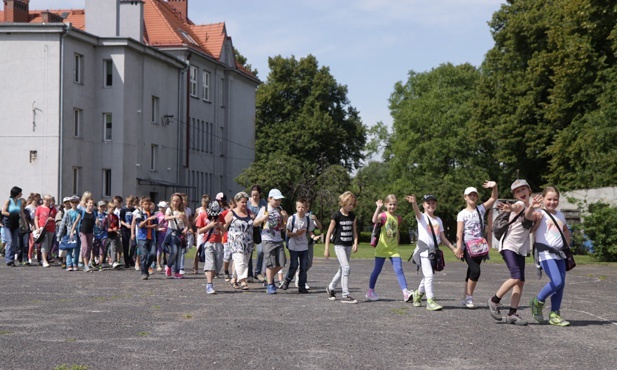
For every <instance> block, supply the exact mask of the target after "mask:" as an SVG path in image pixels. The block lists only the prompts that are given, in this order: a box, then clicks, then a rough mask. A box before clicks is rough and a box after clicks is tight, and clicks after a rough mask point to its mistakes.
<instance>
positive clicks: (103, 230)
mask: <svg viewBox="0 0 617 370" xmlns="http://www.w3.org/2000/svg"><path fill="white" fill-rule="evenodd" d="M107 228H108V222H107V213H105V212H98V213H97V214H96V222H95V223H94V237H95V238H96V239H98V240H103V239H107Z"/></svg>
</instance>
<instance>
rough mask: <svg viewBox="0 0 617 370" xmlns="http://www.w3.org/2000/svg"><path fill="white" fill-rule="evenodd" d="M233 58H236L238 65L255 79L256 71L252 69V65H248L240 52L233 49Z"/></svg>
mask: <svg viewBox="0 0 617 370" xmlns="http://www.w3.org/2000/svg"><path fill="white" fill-rule="evenodd" d="M234 56H235V57H236V62H238V63H240V65H241V66H242V67H244V68H245V69H246V70H247V71H249V72H251V73H252V74H253V75H255V77H257V73H258V71H257V69H256V68H253V66H252V65H250V64H249V63H247V62H248V59H246V57H245V56H244V55H242V54H240V52H239V51H238V49H236V48H235V47H234Z"/></svg>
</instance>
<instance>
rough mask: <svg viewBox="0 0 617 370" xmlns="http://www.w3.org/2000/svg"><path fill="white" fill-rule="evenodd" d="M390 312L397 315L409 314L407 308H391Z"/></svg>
mask: <svg viewBox="0 0 617 370" xmlns="http://www.w3.org/2000/svg"><path fill="white" fill-rule="evenodd" d="M390 311H392V312H393V313H395V314H397V315H406V314H408V313H409V308H392V309H390Z"/></svg>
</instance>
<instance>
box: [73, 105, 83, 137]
mask: <svg viewBox="0 0 617 370" xmlns="http://www.w3.org/2000/svg"><path fill="white" fill-rule="evenodd" d="M82 117H83V111H82V110H81V109H77V108H75V109H73V136H75V137H79V134H80V130H81V120H82Z"/></svg>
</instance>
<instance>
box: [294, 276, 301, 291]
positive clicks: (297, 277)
mask: <svg viewBox="0 0 617 370" xmlns="http://www.w3.org/2000/svg"><path fill="white" fill-rule="evenodd" d="M299 280H300V277H299V275H298V274H296V278H295V279H294V285H295V286H296V288H299V287H300V282H299Z"/></svg>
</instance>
